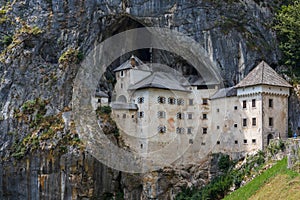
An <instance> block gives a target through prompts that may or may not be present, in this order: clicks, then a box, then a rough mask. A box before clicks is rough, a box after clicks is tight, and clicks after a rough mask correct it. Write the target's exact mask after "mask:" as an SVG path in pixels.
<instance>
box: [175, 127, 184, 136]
mask: <svg viewBox="0 0 300 200" xmlns="http://www.w3.org/2000/svg"><path fill="white" fill-rule="evenodd" d="M176 133H179V134H183V133H184V128H179V127H177V128H176Z"/></svg>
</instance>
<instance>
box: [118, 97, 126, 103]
mask: <svg viewBox="0 0 300 200" xmlns="http://www.w3.org/2000/svg"><path fill="white" fill-rule="evenodd" d="M117 101H118V102H121V103H127V99H126V97H125V96H124V95H121V96H119V97H118V99H117Z"/></svg>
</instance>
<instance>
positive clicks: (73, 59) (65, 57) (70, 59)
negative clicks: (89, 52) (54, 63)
mask: <svg viewBox="0 0 300 200" xmlns="http://www.w3.org/2000/svg"><path fill="white" fill-rule="evenodd" d="M83 58H84V55H83V53H82V52H81V51H79V50H78V49H74V48H69V49H68V50H66V51H65V52H64V53H63V54H61V56H60V57H59V59H58V62H59V63H60V64H62V65H64V66H65V65H67V64H68V63H76V64H78V63H80V61H82V60H83Z"/></svg>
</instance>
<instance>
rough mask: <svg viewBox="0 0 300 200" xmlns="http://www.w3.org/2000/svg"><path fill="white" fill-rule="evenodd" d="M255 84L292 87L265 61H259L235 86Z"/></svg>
mask: <svg viewBox="0 0 300 200" xmlns="http://www.w3.org/2000/svg"><path fill="white" fill-rule="evenodd" d="M253 85H273V86H281V87H292V86H291V85H290V84H289V83H288V82H287V81H286V80H284V79H283V78H282V77H281V76H279V75H278V74H277V72H276V71H275V70H273V69H272V68H271V67H270V66H269V65H268V64H267V63H266V62H265V61H262V62H261V63H259V64H258V65H257V66H256V67H255V68H254V69H253V70H252V71H251V72H250V73H249V74H248V75H247V76H246V77H245V78H244V79H243V80H242V81H241V82H240V83H239V84H237V85H236V86H235V87H236V88H240V87H247V86H253Z"/></svg>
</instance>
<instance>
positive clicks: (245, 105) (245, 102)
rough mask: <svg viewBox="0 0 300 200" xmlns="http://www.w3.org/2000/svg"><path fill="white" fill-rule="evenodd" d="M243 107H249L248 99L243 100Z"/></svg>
mask: <svg viewBox="0 0 300 200" xmlns="http://www.w3.org/2000/svg"><path fill="white" fill-rule="evenodd" d="M243 108H247V101H246V100H244V101H243Z"/></svg>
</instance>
